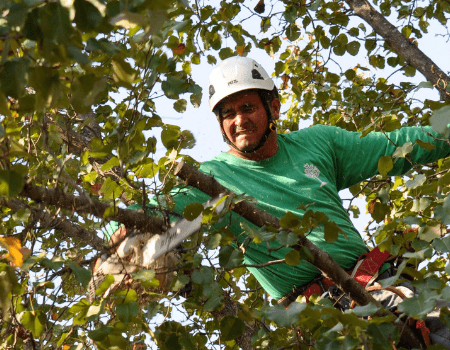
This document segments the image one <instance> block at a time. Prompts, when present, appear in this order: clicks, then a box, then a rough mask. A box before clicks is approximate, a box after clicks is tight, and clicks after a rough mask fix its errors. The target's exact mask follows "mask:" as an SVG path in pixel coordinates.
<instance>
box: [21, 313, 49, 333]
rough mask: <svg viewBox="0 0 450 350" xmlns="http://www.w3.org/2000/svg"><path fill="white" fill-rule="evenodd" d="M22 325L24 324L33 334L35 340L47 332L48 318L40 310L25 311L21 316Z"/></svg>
mask: <svg viewBox="0 0 450 350" xmlns="http://www.w3.org/2000/svg"><path fill="white" fill-rule="evenodd" d="M20 323H22V324H23V325H24V327H25V328H26V329H28V330H29V331H30V332H31V333H33V336H34V337H35V338H39V337H40V336H41V335H42V334H44V332H45V324H46V323H47V318H46V317H45V314H44V313H43V312H42V311H40V310H36V311H24V312H23V313H22V315H21V316H20Z"/></svg>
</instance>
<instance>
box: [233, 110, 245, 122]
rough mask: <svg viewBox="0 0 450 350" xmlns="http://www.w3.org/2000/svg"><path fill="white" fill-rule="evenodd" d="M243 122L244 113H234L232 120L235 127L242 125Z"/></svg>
mask: <svg viewBox="0 0 450 350" xmlns="http://www.w3.org/2000/svg"><path fill="white" fill-rule="evenodd" d="M245 120H246V117H245V114H244V113H242V112H238V113H236V118H235V119H234V123H235V124H236V125H242V124H244V122H245Z"/></svg>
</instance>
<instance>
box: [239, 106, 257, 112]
mask: <svg viewBox="0 0 450 350" xmlns="http://www.w3.org/2000/svg"><path fill="white" fill-rule="evenodd" d="M255 109H256V108H255V107H245V108H243V109H242V110H243V112H245V113H251V112H254V111H255Z"/></svg>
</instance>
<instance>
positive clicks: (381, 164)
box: [378, 156, 394, 176]
mask: <svg viewBox="0 0 450 350" xmlns="http://www.w3.org/2000/svg"><path fill="white" fill-rule="evenodd" d="M393 167H394V163H393V162H392V157H391V156H383V157H380V159H378V172H379V173H380V174H381V175H383V176H386V175H387V173H388V172H390V171H391V170H392V168H393Z"/></svg>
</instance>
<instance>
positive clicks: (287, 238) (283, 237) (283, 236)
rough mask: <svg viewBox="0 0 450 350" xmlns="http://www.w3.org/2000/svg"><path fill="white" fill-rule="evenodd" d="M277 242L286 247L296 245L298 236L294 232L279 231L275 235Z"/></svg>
mask: <svg viewBox="0 0 450 350" xmlns="http://www.w3.org/2000/svg"><path fill="white" fill-rule="evenodd" d="M277 241H278V242H279V243H280V244H281V245H284V246H286V247H289V246H291V245H294V244H297V243H298V235H297V234H295V233H294V232H286V231H281V232H279V233H278V234H277Z"/></svg>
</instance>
